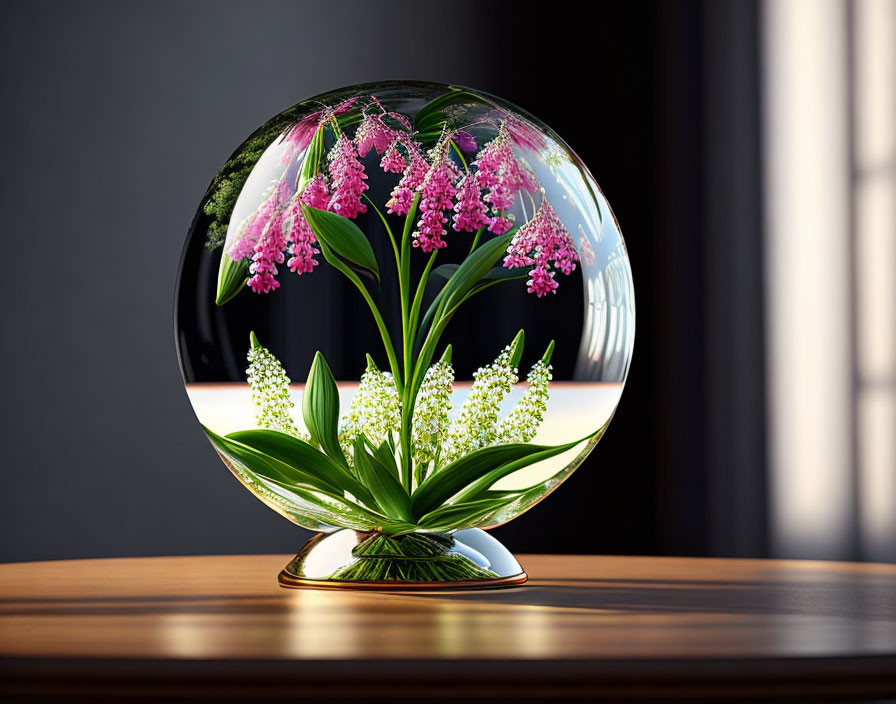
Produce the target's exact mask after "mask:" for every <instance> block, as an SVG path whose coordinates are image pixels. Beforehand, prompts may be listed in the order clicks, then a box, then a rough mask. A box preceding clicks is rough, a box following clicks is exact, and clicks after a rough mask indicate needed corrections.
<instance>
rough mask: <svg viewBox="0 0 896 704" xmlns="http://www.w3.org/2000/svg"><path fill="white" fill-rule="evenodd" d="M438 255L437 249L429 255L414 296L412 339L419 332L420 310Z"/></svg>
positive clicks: (411, 325) (410, 326)
mask: <svg viewBox="0 0 896 704" xmlns="http://www.w3.org/2000/svg"><path fill="white" fill-rule="evenodd" d="M438 253H439V250H437V249H436V250H433V253H432V254H430V255H429V261H428V262H426V268H424V269H423V275H422V276H421V277H420V281H419V282H417V293H415V294H414V304H413V305H412V306H411V319H410V325H409V326H408V327H409V329H410V333H411V337H413V336H415V335H416V332H417V323H418V322H419V320H420V308H421V306H422V305H423V294H424V293H425V292H426V284H427V282H428V280H429V272H430V271H432V265H433V262H435V260H436V255H437V254H438Z"/></svg>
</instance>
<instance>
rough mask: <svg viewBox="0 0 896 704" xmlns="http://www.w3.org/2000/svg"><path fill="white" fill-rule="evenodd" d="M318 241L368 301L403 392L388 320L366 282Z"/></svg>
mask: <svg viewBox="0 0 896 704" xmlns="http://www.w3.org/2000/svg"><path fill="white" fill-rule="evenodd" d="M317 242H318V246H319V247H320V251H321V253H322V254H323V255H324V259H326V260H327V262H328V263H329V264H330V266H332V267H334V268H335V269H338V270H339V271H340V272H342V274H344V275H345V277H346V278H347V279H348V280H349V281H351V282H352V283H353V284H354V285H355V286H356V287H357V289H358V290H359V291H360V292H361V295H362V296H363V297H364V300H365V301H367V305H368V307H369V308H370V312H371V313H372V314H373V318H374V320H376V326H377V328H378V329H379V331H380V337H382V338H383V346H384V347H385V348H386V355H387V356H388V357H389V367H390V368H391V369H392V376H393V377H394V378H395V385H396V388H397V389H398V393H399V394H400V393H402V392H403V391H404V385H403V383H402V377H401V372H400V370H401V367H399V366H398V357H396V355H395V347H394V346H393V345H392V338H391V337H390V336H389V329H388V328H387V327H386V322H385V321H384V320H383V316H382V315H381V314H380V310H379V308H377V305H376V303H375V302H374V300H373V298H372V297H371V295H370V291H368V290H367V287H366V286H364V283H363V282H362V281H361V279H360V278H358V275H357V274H356V273H355V272H354V271H352V270H351V269H349V268H348V267H347V266H346V265H345V264H344V263H343V262H342V261H341V260H340V259H339V258H338V257H337V256H335V255H334V254H333V252H332V251H331V250H330V248H329V247H328V246H327V245H326V243H324V241H323V240H321V239H318V241H317Z"/></svg>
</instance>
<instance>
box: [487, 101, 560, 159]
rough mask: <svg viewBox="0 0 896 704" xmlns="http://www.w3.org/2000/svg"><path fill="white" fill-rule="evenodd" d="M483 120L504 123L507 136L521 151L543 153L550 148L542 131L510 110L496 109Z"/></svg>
mask: <svg viewBox="0 0 896 704" xmlns="http://www.w3.org/2000/svg"><path fill="white" fill-rule="evenodd" d="M482 119H483V120H489V121H493V122H496V123H499V124H500V123H502V122H503V123H504V127H505V129H506V130H507V134H508V136H509V137H510V139H511V140H512V141H513V143H514V144H515V145H516V146H518V147H520V148H521V149H528V150H530V151H533V152H542V151H544V150H545V149H547V147H548V140H547V138H546V137H545V134H544V132H543V131H542V130H540V129H538V128H537V127H536V126H535V125H533V124H532V123H531V122H529V121H528V120H526V119H525V118H523V117H520V116H519V115H516V114H515V113H512V112H510V111H508V110H502V109H500V108H499V109H495V110H492V111H490V112H488V113H486V114H485V115H484V116H483V118H482Z"/></svg>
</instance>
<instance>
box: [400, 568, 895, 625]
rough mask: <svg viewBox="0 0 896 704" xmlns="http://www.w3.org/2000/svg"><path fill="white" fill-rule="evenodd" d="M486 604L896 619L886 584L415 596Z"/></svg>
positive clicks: (599, 583)
mask: <svg viewBox="0 0 896 704" xmlns="http://www.w3.org/2000/svg"><path fill="white" fill-rule="evenodd" d="M844 594H847V595H848V597H849V598H847V599H844V598H843V597H844ZM413 596H414V597H415V598H419V599H441V600H449V601H455V602H458V601H461V602H478V603H482V604H515V605H520V606H543V607H551V608H559V609H585V610H588V611H608V612H617V613H618V612H642V613H650V612H666V613H670V612H672V613H703V614H705V613H707V612H714V613H727V614H752V613H756V614H769V613H773V614H774V613H777V614H803V615H814V616H845V617H850V618H863V619H865V618H870V619H876V618H894V617H896V593H894V592H893V589H892V584H891V583H890V582H888V581H887V580H885V579H879V580H877V579H874V577H873V576H868V575H862V576H861V578H856V579H852V578H850V579H846V580H843V579H841V580H830V579H825V580H818V581H798V582H797V581H785V580H780V581H775V580H768V579H766V580H762V581H761V582H760V581H725V580H719V581H706V580H701V581H689V580H668V579H656V580H654V579H601V580H594V579H562V580H558V581H554V580H551V581H547V580H537V579H536V580H532V581H530V582H529V583H528V584H526V585H524V586H522V587H515V588H510V589H501V590H491V591H478V592H477V591H471V592H460V593H457V592H452V593H450V594H449V593H441V594H422V593H416V594H413Z"/></svg>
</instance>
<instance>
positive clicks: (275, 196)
mask: <svg viewBox="0 0 896 704" xmlns="http://www.w3.org/2000/svg"><path fill="white" fill-rule="evenodd" d="M287 200H289V184H287V183H286V181H284V180H282V179H281V180H280V181H278V182H277V184H276V185H275V186H274V188H273V189H271V191H270V193H269V195H268V196H267V197H266V198H265V199H264V200H263V201H262V203H261V205H259V206H258V207H257V208H256V209H255V212H254V213H252V215H251V217H250V218H249V221H248V222H247V224H246V226H245V228H244V229H243V231H242V232H241V233H240V234H239V237H238V238H237V239H236V240H235V241H234V243H233V244H232V245H231V246H230V247H229V248H228V249H227V256H229V257H230V258H231V259H232V260H233V261H235V262H239V261H242V260H243V259H245V258H246V257H251V256H252V255H253V254H254V253H255V245H256V244H257V243H258V242H259V240H261V238H262V236H263V234H264V232H265V231H266V230H267V229H268V227H269V225H270V224H271V221H272V219H274V218H276V217H277V216H278V215H279V213H280V211H281V210H282V209H283V207H284V206H285V204H286V202H287Z"/></svg>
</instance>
